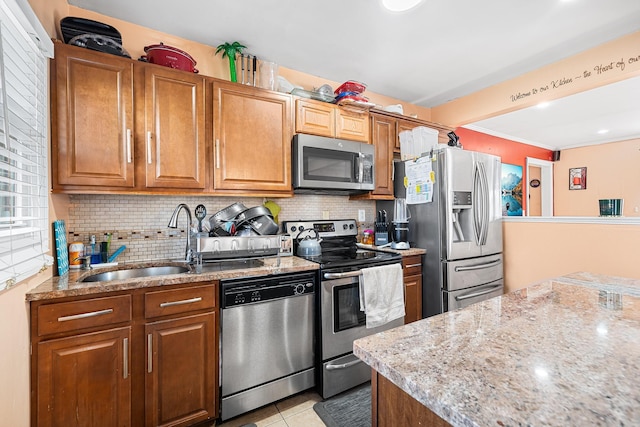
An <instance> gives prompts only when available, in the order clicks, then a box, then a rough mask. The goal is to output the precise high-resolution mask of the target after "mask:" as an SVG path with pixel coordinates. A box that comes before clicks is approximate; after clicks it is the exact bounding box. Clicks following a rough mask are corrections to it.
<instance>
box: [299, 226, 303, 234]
mask: <svg viewBox="0 0 640 427" xmlns="http://www.w3.org/2000/svg"><path fill="white" fill-rule="evenodd" d="M298 230H300V232H301V233H302V230H304V225H301V226H300V227H298Z"/></svg>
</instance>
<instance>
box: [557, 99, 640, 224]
mask: <svg viewBox="0 0 640 427" xmlns="http://www.w3.org/2000/svg"><path fill="white" fill-rule="evenodd" d="M639 102H640V101H639ZM579 167H586V168H587V188H586V189H585V190H569V168H579ZM553 175H554V188H553V194H554V211H555V212H554V214H555V215H556V216H598V215H600V209H599V205H598V199H624V210H623V215H624V216H629V217H631V216H633V217H637V216H640V212H639V211H640V139H632V140H629V141H622V142H612V143H609V144H600V145H594V146H589V147H581V148H572V149H569V150H562V152H561V155H560V160H559V161H557V162H555V163H554V165H553Z"/></svg>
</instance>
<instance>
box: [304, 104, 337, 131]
mask: <svg viewBox="0 0 640 427" xmlns="http://www.w3.org/2000/svg"><path fill="white" fill-rule="evenodd" d="M335 129H336V117H335V107H334V106H333V105H329V104H325V103H319V102H313V101H308V100H304V99H296V133H310V134H312V135H320V136H326V137H330V138H331V137H333V136H334V135H335Z"/></svg>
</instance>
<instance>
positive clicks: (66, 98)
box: [51, 43, 134, 189]
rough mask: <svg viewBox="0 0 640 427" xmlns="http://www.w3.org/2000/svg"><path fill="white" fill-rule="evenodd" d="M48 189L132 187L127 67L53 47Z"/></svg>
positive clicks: (102, 57)
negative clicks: (78, 186) (50, 186)
mask: <svg viewBox="0 0 640 427" xmlns="http://www.w3.org/2000/svg"><path fill="white" fill-rule="evenodd" d="M55 46H56V52H55V55H56V57H55V61H54V62H53V64H52V73H51V76H52V82H51V86H52V102H51V104H52V112H51V117H52V130H51V132H52V158H53V159H52V166H53V168H52V169H53V187H54V189H58V188H60V186H64V185H82V186H93V187H96V186H98V187H120V188H122V187H133V186H134V164H133V146H132V144H133V141H132V139H131V137H132V132H133V62H132V61H131V60H130V59H123V58H119V57H117V56H115V55H105V54H102V53H97V52H92V51H90V50H87V49H82V48H79V47H75V46H69V45H64V44H62V43H56V44H55Z"/></svg>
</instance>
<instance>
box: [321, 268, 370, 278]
mask: <svg viewBox="0 0 640 427" xmlns="http://www.w3.org/2000/svg"><path fill="white" fill-rule="evenodd" d="M360 274H362V273H361V272H360V270H358V271H348V272H346V273H324V276H323V277H324V278H325V279H343V278H345V277H358V276H359V275H360Z"/></svg>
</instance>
